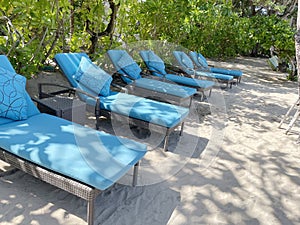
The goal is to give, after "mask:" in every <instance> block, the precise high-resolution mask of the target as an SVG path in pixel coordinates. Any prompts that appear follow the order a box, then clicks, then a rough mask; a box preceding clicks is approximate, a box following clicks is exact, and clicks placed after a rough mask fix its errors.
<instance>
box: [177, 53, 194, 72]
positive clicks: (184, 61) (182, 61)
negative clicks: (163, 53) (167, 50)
mask: <svg viewBox="0 0 300 225" xmlns="http://www.w3.org/2000/svg"><path fill="white" fill-rule="evenodd" d="M173 55H174V57H175V59H176V60H177V62H178V64H179V66H180V67H181V69H182V70H183V71H184V72H186V73H187V74H190V75H192V74H194V64H193V61H192V60H191V58H190V57H189V56H188V55H187V54H186V53H185V52H182V51H173Z"/></svg>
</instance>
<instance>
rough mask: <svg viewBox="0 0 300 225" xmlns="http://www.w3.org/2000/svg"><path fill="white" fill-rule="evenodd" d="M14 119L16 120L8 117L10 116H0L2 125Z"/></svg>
mask: <svg viewBox="0 0 300 225" xmlns="http://www.w3.org/2000/svg"><path fill="white" fill-rule="evenodd" d="M14 121H15V120H12V119H8V118H5V117H0V125H2V124H6V123H11V122H14Z"/></svg>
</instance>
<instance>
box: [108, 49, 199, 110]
mask: <svg viewBox="0 0 300 225" xmlns="http://www.w3.org/2000/svg"><path fill="white" fill-rule="evenodd" d="M107 55H108V57H109V59H110V60H111V62H112V64H113V66H114V67H115V69H116V73H115V74H117V75H120V77H121V79H122V80H123V82H124V83H125V84H126V85H127V87H128V89H129V91H130V93H134V94H135V95H140V96H143V97H148V96H149V97H150V98H151V97H152V96H155V97H156V98H155V99H158V100H162V101H167V102H170V103H172V104H179V105H187V106H190V103H191V100H192V97H193V95H194V94H196V92H197V90H196V89H195V88H190V87H186V86H182V85H177V84H174V83H171V82H163V81H161V80H159V79H157V77H154V76H150V75H147V74H145V73H143V72H142V69H141V68H140V66H139V65H138V64H137V63H136V62H135V61H134V60H133V58H132V57H131V56H130V55H129V54H128V52H127V51H126V50H108V51H107ZM185 102H187V104H184V103H185Z"/></svg>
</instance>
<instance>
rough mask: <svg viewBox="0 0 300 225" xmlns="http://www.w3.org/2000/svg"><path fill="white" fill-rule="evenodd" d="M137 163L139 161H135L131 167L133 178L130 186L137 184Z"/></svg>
mask: <svg viewBox="0 0 300 225" xmlns="http://www.w3.org/2000/svg"><path fill="white" fill-rule="evenodd" d="M139 164H140V162H137V163H136V164H135V165H134V167H133V179H132V186H133V187H135V186H136V184H137V178H138V171H139Z"/></svg>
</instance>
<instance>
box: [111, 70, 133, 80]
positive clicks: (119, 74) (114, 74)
mask: <svg viewBox="0 0 300 225" xmlns="http://www.w3.org/2000/svg"><path fill="white" fill-rule="evenodd" d="M116 75H117V76H120V77H122V76H123V77H126V78H128V79H130V80H132V81H134V79H132V78H131V77H130V76H128V75H127V74H122V73H119V72H114V73H113V75H112V76H116Z"/></svg>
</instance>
